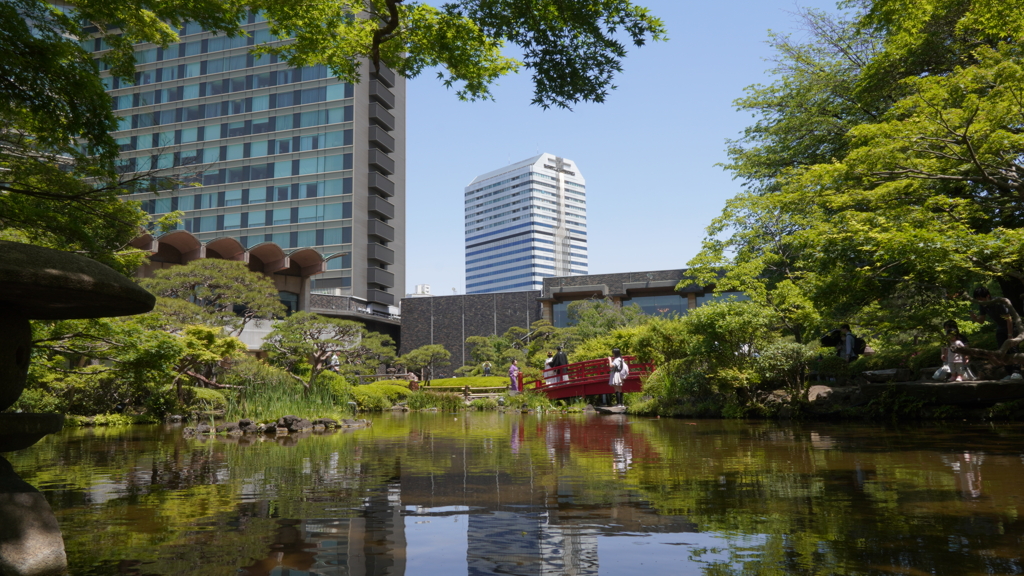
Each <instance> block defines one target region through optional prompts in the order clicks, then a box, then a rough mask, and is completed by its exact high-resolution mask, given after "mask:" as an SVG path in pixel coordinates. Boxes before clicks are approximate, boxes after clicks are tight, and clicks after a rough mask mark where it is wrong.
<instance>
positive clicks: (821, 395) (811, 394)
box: [807, 385, 833, 404]
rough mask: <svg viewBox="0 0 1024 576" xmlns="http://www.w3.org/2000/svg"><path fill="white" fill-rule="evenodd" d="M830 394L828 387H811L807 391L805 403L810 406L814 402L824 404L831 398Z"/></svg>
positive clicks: (830, 390)
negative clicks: (808, 403)
mask: <svg viewBox="0 0 1024 576" xmlns="http://www.w3.org/2000/svg"><path fill="white" fill-rule="evenodd" d="M832 392H833V391H832V388H831V387H830V386H821V385H817V386H811V387H810V388H809V389H808V390H807V401H808V402H810V403H812V404H813V403H815V402H826V401H828V399H829V397H830V396H832Z"/></svg>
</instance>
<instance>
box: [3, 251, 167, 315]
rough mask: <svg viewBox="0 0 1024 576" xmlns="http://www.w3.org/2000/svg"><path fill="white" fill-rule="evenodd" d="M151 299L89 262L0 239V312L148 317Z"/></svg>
mask: <svg viewBox="0 0 1024 576" xmlns="http://www.w3.org/2000/svg"><path fill="white" fill-rule="evenodd" d="M155 303H156V297H155V296H153V295H152V294H150V293H149V292H147V291H146V290H145V289H144V288H142V287H141V286H139V285H138V284H135V283H134V282H132V281H131V280H130V279H128V278H126V277H124V276H122V275H121V274H118V273H117V272H116V271H115V270H114V269H112V268H109V267H107V266H105V265H103V264H100V263H99V262H96V261H95V260H90V259H89V258H86V257H84V256H79V255H78V254H72V253H70V252H61V251H60V250H51V249H49V248H42V247H39V246H33V245H31V244H22V243H19V242H6V241H2V240H0V307H2V308H6V309H7V310H9V311H13V312H14V313H15V314H17V315H19V316H21V317H23V318H28V319H31V320H71V319H77V318H106V317H109V316H129V315H132V314H141V313H143V312H149V311H150V310H152V309H153V305H154V304H155Z"/></svg>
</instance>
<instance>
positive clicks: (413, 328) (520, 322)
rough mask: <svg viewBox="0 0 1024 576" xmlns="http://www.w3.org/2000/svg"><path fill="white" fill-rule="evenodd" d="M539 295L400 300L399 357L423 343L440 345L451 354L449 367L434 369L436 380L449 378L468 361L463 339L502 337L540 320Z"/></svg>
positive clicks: (533, 291) (453, 296) (511, 294)
mask: <svg viewBox="0 0 1024 576" xmlns="http://www.w3.org/2000/svg"><path fill="white" fill-rule="evenodd" d="M539 297H540V292H539V291H537V290H529V291H524V292H500V293H493V294H457V295H452V296H430V297H423V298H403V299H402V345H401V348H400V349H399V353H400V354H405V353H407V352H409V351H410V350H415V349H416V348H419V347H420V346H425V345H427V344H441V345H442V346H444V347H445V349H446V350H448V351H449V352H451V354H452V361H451V365H449V366H446V367H444V368H440V369H438V370H437V377H438V378H447V377H450V376H451V375H452V374H453V373H454V371H455V370H456V369H457V368H459V367H460V366H462V365H463V362H464V361H465V362H470V350H469V349H467V348H466V338H469V337H470V336H490V335H492V334H504V333H505V332H506V331H507V330H508V329H509V328H511V327H513V326H519V327H521V328H529V326H530V324H532V323H534V322H536V321H537V320H540V318H541V305H540V302H538V301H537V298H539Z"/></svg>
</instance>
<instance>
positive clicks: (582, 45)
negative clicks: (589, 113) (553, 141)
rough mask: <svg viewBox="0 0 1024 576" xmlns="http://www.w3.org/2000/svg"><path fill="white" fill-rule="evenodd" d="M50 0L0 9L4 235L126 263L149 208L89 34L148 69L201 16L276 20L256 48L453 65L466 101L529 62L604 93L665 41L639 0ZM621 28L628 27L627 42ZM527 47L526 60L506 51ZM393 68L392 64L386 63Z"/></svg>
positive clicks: (562, 81) (350, 68) (554, 87)
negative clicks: (61, 3) (134, 197)
mask: <svg viewBox="0 0 1024 576" xmlns="http://www.w3.org/2000/svg"><path fill="white" fill-rule="evenodd" d="M67 6H68V8H66V9H64V11H62V10H60V9H58V8H56V7H55V5H54V4H51V3H50V1H49V0H9V1H6V2H4V3H2V4H0V30H2V31H3V33H2V38H3V46H4V50H5V52H4V56H5V57H4V58H3V60H2V61H0V174H2V176H0V192H2V193H0V233H3V234H4V235H5V236H6V237H8V238H11V239H27V240H28V241H31V242H34V243H39V244H43V245H49V246H53V247H56V248H60V249H68V250H76V251H81V252H83V253H85V254H87V255H88V256H90V257H92V258H95V259H98V260H101V261H104V262H106V263H108V264H111V265H112V266H115V267H117V268H118V269H120V270H122V271H123V272H125V273H130V272H131V271H132V270H134V269H135V268H137V267H138V265H139V264H140V263H141V261H142V258H143V256H144V255H143V253H142V252H141V251H139V250H135V249H134V248H132V247H131V246H130V244H129V242H130V241H131V240H132V238H134V237H135V236H136V235H137V234H138V230H139V228H140V226H143V225H145V224H146V223H147V221H148V217H147V216H146V214H145V213H143V212H142V210H140V208H139V205H138V204H137V203H133V202H122V201H120V200H119V199H118V196H120V195H124V194H128V193H130V191H131V190H132V189H133V188H134V187H135V186H147V185H148V181H149V177H148V175H146V177H144V178H141V179H139V180H138V181H136V182H124V181H122V179H121V177H120V176H119V173H118V169H117V166H116V160H117V157H118V146H117V143H116V142H115V141H114V139H113V138H112V137H111V136H110V132H111V131H113V130H115V129H116V126H117V118H116V116H115V115H114V113H113V111H112V108H111V99H110V98H109V97H108V96H107V95H106V93H105V90H104V86H103V84H102V83H101V81H100V77H99V74H98V69H97V67H96V63H95V62H94V61H93V58H92V55H91V54H90V52H88V51H86V50H85V49H83V47H82V46H81V45H80V44H79V41H83V42H85V41H91V40H92V39H93V37H94V36H99V37H100V38H102V40H103V42H105V43H106V45H107V46H109V47H110V50H109V51H108V52H107V53H106V54H105V55H104V56H103V58H102V60H103V65H104V66H106V67H109V69H110V71H111V73H112V74H113V75H114V76H116V77H119V78H122V79H125V80H128V81H131V80H132V79H133V76H134V64H135V53H134V47H135V45H136V44H138V43H153V44H156V45H158V46H162V47H166V46H168V45H169V44H172V43H175V42H177V41H178V34H177V30H178V29H179V28H180V27H181V26H182V25H183V24H184V23H186V22H189V21H192V22H197V23H199V24H200V25H202V26H203V27H204V28H205V29H207V30H211V31H214V32H218V33H220V34H224V35H227V36H231V37H235V36H240V35H245V34H246V32H245V31H244V30H243V28H242V25H241V24H240V22H245V17H246V16H247V14H248V13H250V12H253V13H260V14H262V15H264V16H265V17H266V18H267V20H268V22H269V24H270V30H271V32H272V33H273V34H274V35H275V36H277V37H280V38H287V39H288V40H286V41H283V42H277V41H275V42H270V43H265V44H261V45H259V46H255V47H254V51H255V52H257V53H259V54H276V55H277V56H278V57H280V58H282V59H284V60H286V61H287V62H289V63H290V64H291V65H293V66H297V67H298V66H311V65H314V64H324V65H326V66H327V67H328V68H329V69H330V70H331V72H332V73H333V74H335V75H336V76H338V77H339V78H340V79H342V80H344V81H348V82H356V81H358V80H360V74H359V71H360V66H361V64H362V63H363V62H364V61H365V60H367V59H369V60H370V61H371V62H372V63H373V65H374V66H375V67H379V66H380V65H382V64H383V65H387V66H389V67H391V68H392V69H393V70H395V71H397V72H398V73H400V74H402V75H404V76H406V77H408V78H414V77H416V76H417V75H419V74H421V73H423V72H424V71H426V70H427V69H433V68H439V69H440V70H441V71H439V72H438V76H439V78H440V79H441V81H442V82H444V83H445V85H447V86H450V87H452V86H454V87H456V94H457V96H458V97H459V98H462V99H467V100H475V99H481V98H490V97H491V94H490V86H491V85H493V84H494V83H495V82H496V81H497V80H498V79H499V78H501V77H502V76H504V75H506V74H510V73H513V72H518V71H520V70H521V69H523V68H525V69H529V70H532V71H533V75H534V85H535V93H534V100H533V101H534V103H535V104H538V105H540V106H544V107H548V106H552V105H553V106H559V107H569V106H572V105H575V104H576V103H578V102H581V101H582V102H602V101H604V99H605V98H606V97H607V93H608V91H609V90H610V89H611V88H613V87H614V86H613V85H612V81H613V79H614V75H615V74H616V73H617V72H619V71H620V70H621V67H622V59H623V58H624V57H625V55H626V42H628V43H631V44H633V45H634V46H638V47H639V46H642V45H643V44H645V43H646V41H647V40H662V39H664V38H665V29H664V25H663V24H662V22H661V21H660V20H658V19H657V18H655V17H653V16H652V15H651V14H650V13H649V11H648V10H647V9H645V8H643V7H640V6H635V5H633V4H632V3H631V2H630V1H629V0H598V1H596V2H587V3H580V2H564V1H563V0H544V1H542V2H539V3H538V2H535V1H532V0H530V1H527V0H501V1H497V2H495V1H492V0H458V1H455V2H448V3H445V4H444V5H443V6H441V7H439V8H437V7H433V6H430V5H428V4H424V3H420V2H403V1H402V0H312V1H310V0H273V1H271V0H249V1H247V2H233V1H228V0H196V1H193V0H189V1H185V0H170V1H155V0H130V1H127V2H107V1H104V0H78V1H76V2H74V3H72V4H69V5H67ZM620 36H625V38H624V39H622V40H620V39H619V37H620ZM506 43H510V44H514V45H516V46H518V47H519V48H520V49H521V51H522V55H523V56H522V61H520V60H516V59H515V58H511V57H508V56H505V55H503V54H502V48H503V46H504V44H506ZM378 69H379V68H378Z"/></svg>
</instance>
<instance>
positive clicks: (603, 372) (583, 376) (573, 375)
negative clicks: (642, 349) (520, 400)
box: [533, 356, 654, 400]
mask: <svg viewBox="0 0 1024 576" xmlns="http://www.w3.org/2000/svg"><path fill="white" fill-rule="evenodd" d="M623 358H624V359H625V360H626V363H627V364H628V365H629V377H628V378H626V380H625V382H623V383H622V391H623V392H639V391H640V389H641V388H642V386H643V385H642V383H641V378H642V377H644V376H647V375H649V374H650V373H651V372H653V371H654V364H651V363H638V362H637V361H636V357H634V356H623ZM556 372H560V373H556ZM545 376H547V377H548V379H549V380H551V382H550V383H549V382H546V381H544V380H537V381H536V382H533V385H534V390H536V391H537V392H543V393H545V394H547V396H548V398H550V399H552V400H558V399H560V398H575V397H578V396H594V395H597V394H611V393H612V392H614V390H613V389H612V387H611V386H609V385H608V379H609V368H608V359H607V358H599V359H597V360H587V361H586V362H576V363H574V364H569V365H567V366H560V367H559V368H557V369H551V370H548V371H546V372H545Z"/></svg>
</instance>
